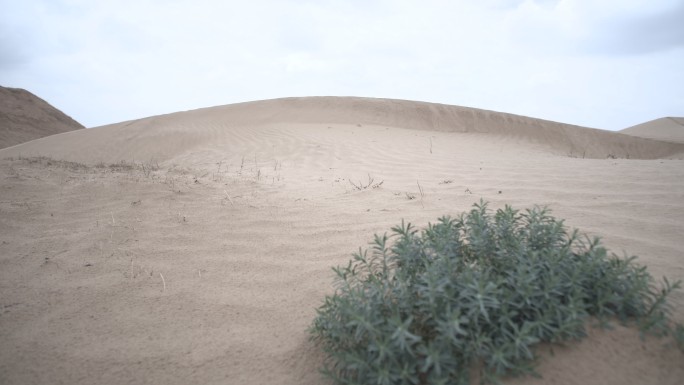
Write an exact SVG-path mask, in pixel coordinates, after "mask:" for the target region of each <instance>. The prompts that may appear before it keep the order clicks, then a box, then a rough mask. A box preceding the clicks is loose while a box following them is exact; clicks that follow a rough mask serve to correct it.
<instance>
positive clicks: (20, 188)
mask: <svg viewBox="0 0 684 385" xmlns="http://www.w3.org/2000/svg"><path fill="white" fill-rule="evenodd" d="M511 127H513V128H511ZM683 153H684V145H682V144H677V143H664V142H658V141H653V140H647V139H639V138H632V137H629V136H626V135H621V134H616V133H608V132H604V131H597V130H591V129H585V128H581V127H574V126H567V125H561V124H558V123H553V122H545V121H540V120H535V119H530V118H523V117H516V116H513V115H505V114H498V113H493V112H489V111H481V110H472V109H463V108H459V107H449V106H439V105H428V104H421V103H412V102H405V101H383V100H370V99H355V98H309V99H286V100H276V101H265V102H254V103H245V104H240V105H232V106H225V107H216V108H211V109H204V110H197V111H190V112H185V113H177V114H171V115H166V116H160V117H153V118H148V119H143V120H139V121H133V122H126V123H121V124H117V125H111V126H107V127H102V128H95V129H90V130H81V131H75V132H71V133H65V134H59V135H55V136H51V137H48V138H44V139H40V140H36V141H33V142H29V143H26V144H23V145H20V146H16V147H13V148H9V149H4V150H0V159H2V160H0V345H1V346H2V347H3V348H2V349H0V383H2V384H31V383H63V384H92V383H101V384H118V383H132V384H139V383H140V384H142V383H149V384H160V383H165V384H188V383H197V384H215V383H216V384H218V383H227V384H323V383H325V381H323V379H322V378H321V377H320V375H319V374H318V372H317V367H318V365H319V363H320V360H321V354H320V352H319V351H318V350H317V349H316V348H315V347H313V346H312V345H311V343H310V342H309V341H308V335H307V332H306V328H307V327H308V325H309V324H310V322H311V320H312V319H313V317H314V315H315V308H316V307H317V306H319V305H320V304H321V301H322V300H323V297H324V296H325V295H326V294H330V293H332V290H333V289H332V278H333V274H332V271H331V267H332V266H335V265H339V264H345V263H346V262H347V261H348V259H349V258H350V253H352V252H353V251H355V250H357V249H358V247H359V246H365V245H366V244H367V242H368V241H370V240H371V239H372V235H373V233H376V232H380V233H381V232H385V231H388V229H389V228H390V227H391V226H394V225H396V224H398V223H400V222H401V220H402V218H404V219H406V220H408V221H411V222H412V223H414V224H416V225H418V226H424V225H426V224H427V223H428V222H429V221H435V220H436V219H437V218H438V217H440V216H442V215H444V214H452V215H456V214H458V213H460V212H462V211H463V210H467V209H469V208H470V207H471V205H472V204H473V203H475V202H477V201H479V199H480V198H483V199H485V200H488V201H490V202H491V206H492V208H498V207H502V206H503V205H505V204H511V205H513V206H514V207H516V208H521V209H522V208H526V207H530V206H532V205H534V204H545V205H549V206H550V207H551V209H552V210H553V212H554V214H555V215H556V216H558V217H561V218H565V219H566V223H567V224H568V225H569V226H572V227H577V228H580V229H581V230H583V231H586V232H589V233H590V234H591V235H597V236H601V237H602V238H603V239H604V243H605V244H606V246H608V247H609V248H610V249H611V250H613V251H615V252H616V253H618V254H622V253H623V251H624V252H626V253H628V254H635V255H638V256H639V257H640V258H639V261H640V262H641V263H643V264H646V265H648V267H649V270H650V271H651V273H652V274H653V275H654V276H656V277H661V276H667V277H668V278H669V279H671V280H677V279H684V256H683V254H682V250H684V237H682V235H683V234H684V219H682V218H684V161H682V160H681V159H678V158H680V157H682V156H681V154H683ZM37 155H42V156H50V157H52V158H55V159H66V160H70V161H78V162H83V163H86V164H89V165H91V166H95V165H97V164H98V163H99V162H104V163H105V164H106V167H88V168H84V167H80V166H78V165H75V164H68V163H64V162H54V161H48V160H45V159H43V160H35V159H34V160H31V159H28V160H27V159H19V158H18V157H19V156H24V157H26V156H37ZM583 155H584V156H585V159H582V156H583ZM608 155H614V156H617V157H618V158H624V157H626V155H629V156H630V158H631V159H606V156H608ZM9 157H13V159H8V158H9ZM590 158H594V159H590ZM635 158H643V159H635ZM121 160H125V161H129V162H131V161H137V162H142V163H144V164H145V168H144V169H142V168H136V169H128V168H125V167H110V166H108V165H109V164H110V163H113V162H118V161H121ZM157 164H158V165H159V169H156V165H157ZM150 165H152V166H154V167H153V168H154V169H153V170H151V171H150V169H149V168H148V167H149V166H150ZM368 174H370V175H371V176H373V177H374V178H375V181H376V182H379V181H383V184H382V185H381V186H380V187H379V188H376V189H368V190H364V191H355V190H354V188H353V187H352V186H351V184H350V183H349V182H348V181H349V179H352V180H354V181H366V180H367V178H368ZM418 184H420V186H421V187H422V189H423V190H424V196H423V197H422V199H421V198H420V194H419V190H418ZM407 193H408V194H414V195H415V196H416V197H417V198H416V199H413V200H409V199H407V197H406V194H407ZM162 276H163V278H164V280H163V281H162ZM164 284H165V286H166V287H165V289H164ZM672 302H673V304H674V305H675V308H676V310H675V318H676V319H677V320H679V321H684V294H683V293H682V292H678V293H676V294H675V295H674V296H673V297H672ZM665 343H666V341H665V340H654V339H648V340H646V341H642V340H640V339H639V337H638V333H636V332H634V330H632V329H626V328H622V327H617V328H616V330H614V331H610V332H602V331H598V330H592V331H591V338H590V339H587V340H584V341H582V342H581V343H578V344H576V343H571V344H568V346H566V347H556V348H555V349H554V350H555V355H554V356H553V357H552V356H551V355H550V354H548V353H547V349H546V348H544V349H541V351H542V354H541V356H542V357H541V365H540V366H539V371H540V373H541V374H542V376H543V379H542V380H539V379H534V378H519V379H511V380H510V383H520V384H527V383H530V384H532V383H534V384H536V383H539V384H541V383H552V384H592V383H593V384H679V383H682V380H683V379H684V355H683V354H681V353H679V352H678V351H677V350H675V349H672V348H667V347H664V346H663V345H664V344H665Z"/></svg>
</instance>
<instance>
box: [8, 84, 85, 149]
mask: <svg viewBox="0 0 684 385" xmlns="http://www.w3.org/2000/svg"><path fill="white" fill-rule="evenodd" d="M81 128H83V126H82V125H81V124H80V123H78V122H77V121H75V120H73V119H72V118H70V117H69V116H67V115H65V114H64V113H63V112H62V111H60V110H58V109H56V108H55V107H53V106H51V105H50V104H48V103H47V102H46V101H44V100H43V99H41V98H39V97H37V96H36V95H34V94H32V93H30V92H28V91H26V90H23V89H20V88H7V87H2V86H0V148H5V147H10V146H14V145H16V144H19V143H24V142H28V141H30V140H33V139H38V138H42V137H45V136H50V135H54V134H59V133H61V132H67V131H73V130H78V129H81Z"/></svg>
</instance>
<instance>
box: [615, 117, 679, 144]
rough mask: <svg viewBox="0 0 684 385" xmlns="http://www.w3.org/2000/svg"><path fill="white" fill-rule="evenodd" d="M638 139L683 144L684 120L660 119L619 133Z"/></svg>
mask: <svg viewBox="0 0 684 385" xmlns="http://www.w3.org/2000/svg"><path fill="white" fill-rule="evenodd" d="M620 132H621V133H623V134H627V135H632V136H636V137H640V138H649V139H656V140H662V141H665V142H676V143H684V118H681V117H680V118H673V117H668V118H660V119H655V120H651V121H648V122H646V123H641V124H637V125H636V126H632V127H629V128H625V129H624V130H622V131H620Z"/></svg>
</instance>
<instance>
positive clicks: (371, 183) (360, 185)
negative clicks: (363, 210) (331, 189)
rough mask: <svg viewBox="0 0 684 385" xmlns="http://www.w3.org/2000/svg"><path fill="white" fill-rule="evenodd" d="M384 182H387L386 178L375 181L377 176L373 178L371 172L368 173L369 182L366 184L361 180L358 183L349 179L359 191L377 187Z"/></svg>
mask: <svg viewBox="0 0 684 385" xmlns="http://www.w3.org/2000/svg"><path fill="white" fill-rule="evenodd" d="M383 183H385V181H384V180H382V181H380V182H375V178H373V177H372V176H371V175H370V173H369V174H368V182H366V183H365V184H364V183H363V182H361V181H359V182H358V183H354V182H353V181H352V180H351V179H349V184H351V185H352V186H353V187H354V189H356V190H359V191H361V190H367V189H369V188H370V189H376V188H378V187H380V186H382V184H383Z"/></svg>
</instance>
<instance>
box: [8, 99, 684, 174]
mask: <svg viewBox="0 0 684 385" xmlns="http://www.w3.org/2000/svg"><path fill="white" fill-rule="evenodd" d="M283 124H307V125H319V126H320V127H321V128H325V127H327V126H328V125H331V124H350V125H360V126H363V125H374V126H383V127H395V128H405V129H414V130H421V131H439V132H447V133H470V134H486V135H489V136H494V137H499V138H507V139H506V140H507V141H508V143H524V144H527V145H532V146H536V147H539V148H543V149H544V151H547V152H551V153H554V154H560V155H567V156H571V157H580V158H582V157H585V158H595V159H602V158H607V157H617V158H631V159H656V158H668V157H678V156H681V154H684V145H683V144H676V143H660V142H654V141H652V140H648V139H643V138H635V137H633V136H629V135H624V134H621V133H615V132H611V131H604V130H597V129H591V128H586V127H579V126H573V125H569V124H563V123H557V122H552V121H547V120H541V119H535V118H529V117H524V116H519V115H513V114H506V113H501V112H493V111H487V110H481V109H476V108H467V107H459V106H451V105H443V104H434V103H424V102H415V101H406V100H392V99H372V98H357V97H302V98H284V99H273V100H263V101H255V102H248V103H239V104H231V105H225V106H218V107H210V108H203V109H198V110H193V111H185V112H177V113H173V114H168V115H161V116H154V117H149V118H144V119H139V120H134V121H128V122H123V123H117V124H112V125H108V126H103V127H99V128H96V129H91V130H84V131H79V132H75V133H69V134H68V135H59V136H54V137H50V138H46V139H44V140H41V141H38V142H34V143H31V144H28V145H26V146H22V147H21V148H17V149H16V150H15V151H13V152H14V153H17V154H18V153H24V154H28V153H36V154H44V155H51V156H55V157H58V158H64V159H68V160H74V161H80V162H89V163H92V162H99V161H117V160H121V159H138V160H141V161H142V160H149V158H154V159H156V160H162V161H163V160H171V159H173V158H175V157H176V156H178V155H181V154H183V153H186V152H189V151H193V149H199V148H203V147H204V146H210V147H215V146H216V144H217V143H220V142H222V141H225V140H226V138H227V137H228V136H230V129H231V128H235V127H259V126H261V127H263V126H274V125H283ZM75 148H78V149H79V151H73V150H74V149H75ZM10 153H12V152H8V153H7V154H10Z"/></svg>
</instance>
